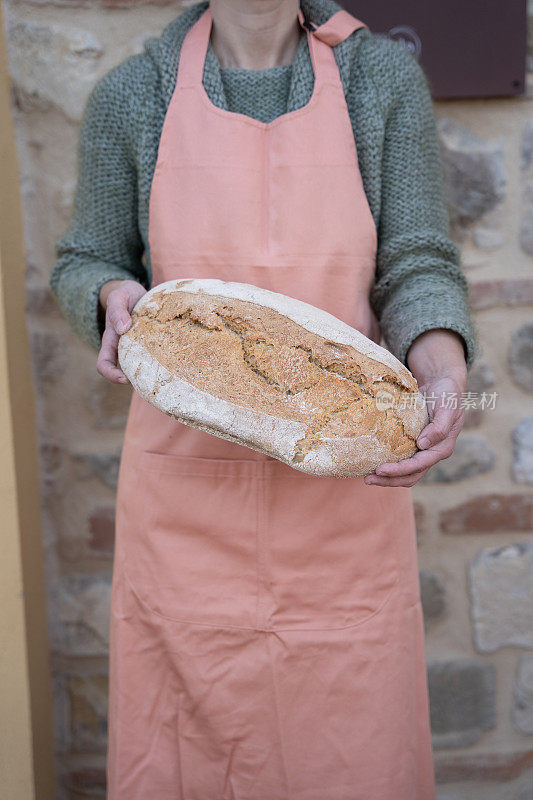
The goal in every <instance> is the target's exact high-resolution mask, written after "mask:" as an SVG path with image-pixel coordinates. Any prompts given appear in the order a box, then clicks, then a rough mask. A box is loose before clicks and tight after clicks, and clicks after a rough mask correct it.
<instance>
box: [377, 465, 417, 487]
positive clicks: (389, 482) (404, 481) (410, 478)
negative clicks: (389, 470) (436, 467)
mask: <svg viewBox="0 0 533 800" xmlns="http://www.w3.org/2000/svg"><path fill="white" fill-rule="evenodd" d="M428 469H429V467H428ZM428 469H422V470H419V471H418V472H413V473H410V474H408V475H400V476H397V477H386V476H379V475H367V476H366V477H365V483H366V484H367V485H368V486H407V487H409V486H414V485H415V483H417V481H419V480H420V478H423V477H424V475H425V474H426V472H427V471H428Z"/></svg>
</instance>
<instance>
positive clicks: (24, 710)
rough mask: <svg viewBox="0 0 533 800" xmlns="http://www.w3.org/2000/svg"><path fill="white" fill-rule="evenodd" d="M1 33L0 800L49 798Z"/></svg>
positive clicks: (35, 485)
mask: <svg viewBox="0 0 533 800" xmlns="http://www.w3.org/2000/svg"><path fill="white" fill-rule="evenodd" d="M4 30H5V28H4V19H3V11H2V4H1V2H0V186H1V189H0V720H1V722H0V796H2V797H5V798H9V800H31V798H36V800H53V798H54V797H55V789H54V769H53V729H52V688H51V679H50V664H49V644H48V633H47V621H46V600H45V585H44V563H43V562H44V546H43V539H42V530H41V514H40V503H39V474H38V460H37V446H36V430H35V413H34V397H33V385H32V380H31V371H30V360H29V348H28V341H27V333H26V320H25V312H24V309H25V288H24V272H25V255H24V244H23V227H22V213H21V198H20V183H19V174H18V167H17V154H16V147H15V141H14V135H13V123H12V117H11V107H10V80H9V74H8V69H7V56H6V42H5V33H4Z"/></svg>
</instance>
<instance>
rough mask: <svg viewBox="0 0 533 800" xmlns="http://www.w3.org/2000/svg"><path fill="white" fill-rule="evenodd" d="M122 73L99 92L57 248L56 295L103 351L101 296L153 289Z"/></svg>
mask: <svg viewBox="0 0 533 800" xmlns="http://www.w3.org/2000/svg"><path fill="white" fill-rule="evenodd" d="M119 79H120V65H119V66H118V67H115V68H114V69H112V70H110V71H109V72H108V73H107V74H106V75H104V76H103V77H102V78H101V79H100V80H99V81H98V82H97V83H96V85H95V86H94V88H93V89H92V92H91V94H90V95H89V98H88V101H87V103H86V106H85V109H84V113H83V117H82V122H81V127H80V132H79V139H78V147H77V166H78V174H77V185H76V191H75V197H74V205H73V211H72V216H71V220H70V224H69V227H68V230H67V231H66V233H65V235H64V236H63V237H62V238H61V239H59V240H58V241H57V242H56V245H55V255H56V262H55V265H54V267H53V270H52V273H51V276H50V288H51V290H52V293H53V295H54V296H55V298H56V300H57V301H58V303H59V306H60V308H61V310H62V312H63V314H64V315H65V317H66V318H67V320H68V322H69V323H70V325H71V326H72V328H73V329H74V331H75V332H76V333H77V334H78V336H80V338H81V339H82V340H83V341H84V342H86V343H87V344H88V345H90V346H92V347H93V348H95V349H99V348H100V344H101V336H102V333H103V330H102V328H101V325H100V324H99V321H98V301H99V292H100V288H101V287H102V285H103V284H104V283H106V281H109V280H117V279H119V280H126V279H129V280H136V281H139V282H140V283H142V284H143V285H144V286H146V285H147V284H146V282H147V273H146V269H145V267H144V265H143V263H142V261H141V258H142V253H143V242H142V238H141V235H140V232H139V229H138V223H137V202H138V200H137V175H136V169H135V164H134V161H133V156H132V149H131V142H130V140H129V139H128V135H127V133H126V130H125V124H124V123H125V122H127V120H128V99H127V93H125V92H121V91H120V80H119Z"/></svg>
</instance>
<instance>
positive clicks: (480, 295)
mask: <svg viewBox="0 0 533 800" xmlns="http://www.w3.org/2000/svg"><path fill="white" fill-rule="evenodd" d="M468 298H469V302H470V306H471V308H473V309H474V310H475V311H483V310H484V309H486V308H494V307H496V306H501V307H504V308H505V307H507V308H514V307H516V306H528V305H531V304H532V303H533V278H496V279H494V280H487V281H473V282H472V283H471V284H470V286H469V289H468Z"/></svg>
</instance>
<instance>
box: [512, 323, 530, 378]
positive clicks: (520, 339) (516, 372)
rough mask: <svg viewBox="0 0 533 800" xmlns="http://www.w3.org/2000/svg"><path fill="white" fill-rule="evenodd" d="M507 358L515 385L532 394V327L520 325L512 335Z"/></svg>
mask: <svg viewBox="0 0 533 800" xmlns="http://www.w3.org/2000/svg"><path fill="white" fill-rule="evenodd" d="M508 358H509V369H510V372H511V375H512V376H513V380H514V381H515V383H517V384H518V385H519V386H520V388H521V389H524V390H525V391H526V392H533V325H522V327H521V328H518V330H517V331H515V332H514V333H513V335H512V337H511V343H510V345H509V353H508Z"/></svg>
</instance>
